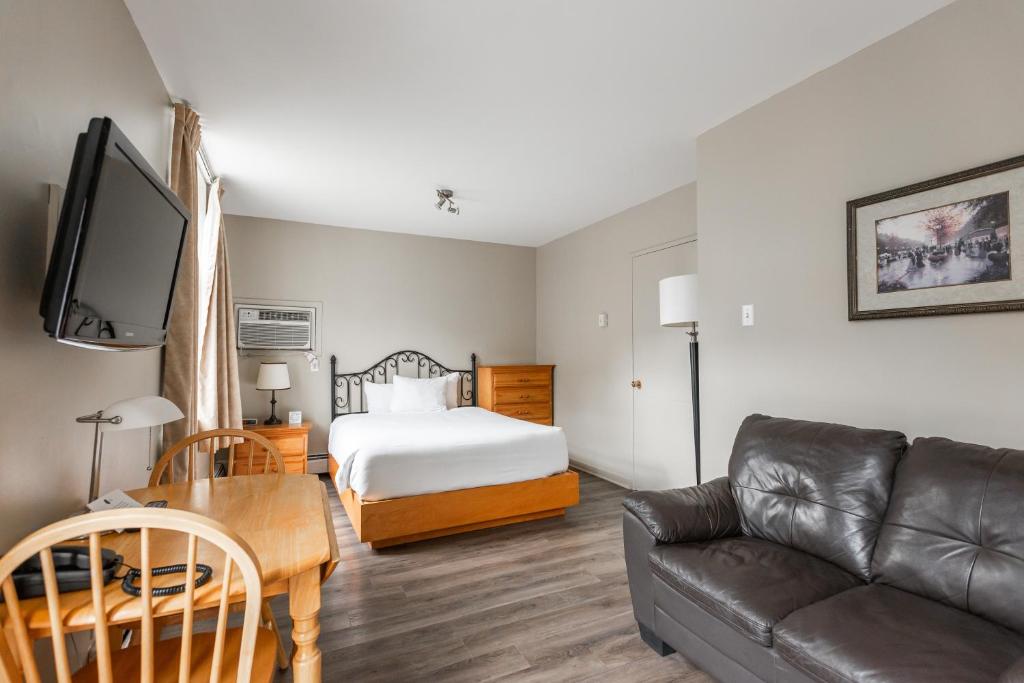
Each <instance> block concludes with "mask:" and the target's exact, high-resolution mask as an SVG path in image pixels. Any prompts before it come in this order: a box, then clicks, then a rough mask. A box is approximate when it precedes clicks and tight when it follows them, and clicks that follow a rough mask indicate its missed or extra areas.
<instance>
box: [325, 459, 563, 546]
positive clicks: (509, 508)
mask: <svg viewBox="0 0 1024 683" xmlns="http://www.w3.org/2000/svg"><path fill="white" fill-rule="evenodd" d="M328 461H329V463H330V470H331V480H332V481H334V482H335V488H336V489H337V488H338V486H337V481H336V474H337V471H338V464H337V462H335V460H334V458H328ZM579 482H580V480H579V475H578V474H577V473H576V472H572V471H569V472H563V473H562V474H555V475H552V476H550V477H543V478H541V479H530V480H529V481H519V482H514V483H511V484H498V485H495V486H480V487H477V488H472V489H460V490H458V491H443V492H441V493H426V494H422V495H419V496H409V497H407V498H392V499H390V500H373V501H363V500H360V498H359V495H358V494H357V493H356V492H355V491H353V490H352V489H344V490H338V496H339V497H340V498H341V503H342V505H344V506H345V512H346V513H347V514H348V518H349V520H350V521H351V522H352V528H353V529H355V532H356V536H358V537H359V540H360V541H362V542H363V543H369V544H370V547H371V548H374V549H377V548H385V547H387V546H392V545H400V544H402V543H412V542H414V541H422V540H426V539H428V538H437V537H438V536H449V535H451V534H459V533H463V532H466V531H475V530H477V529H487V528H490V527H496V526H503V525H506V524H516V523H518V522H527V521H530V520H535V519H544V518H546V517H557V516H559V515H564V514H565V509H566V508H568V507H571V506H573V505H576V504H578V503H579V501H580V483H579Z"/></svg>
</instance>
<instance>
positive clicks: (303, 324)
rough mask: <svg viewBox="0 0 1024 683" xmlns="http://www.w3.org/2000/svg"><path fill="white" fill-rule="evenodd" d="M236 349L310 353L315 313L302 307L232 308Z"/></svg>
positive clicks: (238, 306) (246, 306)
mask: <svg viewBox="0 0 1024 683" xmlns="http://www.w3.org/2000/svg"><path fill="white" fill-rule="evenodd" d="M235 324H236V328H237V330H238V348H239V349H261V350H272V351H312V350H313V346H314V340H315V339H316V309H315V308H306V307H302V306H250V305H243V304H236V305H235Z"/></svg>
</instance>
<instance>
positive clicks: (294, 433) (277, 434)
mask: <svg viewBox="0 0 1024 683" xmlns="http://www.w3.org/2000/svg"><path fill="white" fill-rule="evenodd" d="M312 426H313V424H312V423H311V422H303V423H302V424H300V425H290V424H288V423H284V424H279V425H265V424H258V425H254V426H251V427H246V429H247V430H249V431H250V432H256V433H257V434H259V435H261V436H265V437H266V438H267V439H269V440H270V441H271V442H273V444H274V445H275V446H277V450H279V451H281V457H282V458H284V471H285V472H288V473H289V474H307V473H308V471H309V467H308V465H307V458H308V457H309V430H310V428H311V427H312ZM249 443H250V442H246V443H245V444H239V445H238V446H236V448H235V472H236V473H237V474H247V472H245V471H243V470H246V469H248V460H249V452H248V448H249ZM253 447H254V448H255V449H256V453H254V454H253V469H254V470H255V471H256V472H262V471H263V461H264V460H265V459H266V457H267V451H266V449H265V448H263V447H262V446H260V445H259V444H253Z"/></svg>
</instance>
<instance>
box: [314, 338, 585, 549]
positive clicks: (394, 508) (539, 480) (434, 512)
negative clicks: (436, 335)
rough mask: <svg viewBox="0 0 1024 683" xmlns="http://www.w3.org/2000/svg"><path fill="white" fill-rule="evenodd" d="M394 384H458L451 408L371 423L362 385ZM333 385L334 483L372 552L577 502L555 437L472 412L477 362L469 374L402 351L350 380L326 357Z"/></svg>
mask: <svg viewBox="0 0 1024 683" xmlns="http://www.w3.org/2000/svg"><path fill="white" fill-rule="evenodd" d="M395 375H402V376H403V377H417V378H434V377H443V376H449V375H457V379H454V380H452V382H453V383H455V385H456V386H457V387H458V392H457V403H456V406H457V407H454V408H452V409H450V410H447V411H441V412H437V413H403V414H383V415H381V414H370V413H369V412H368V411H367V409H366V406H367V399H366V391H365V387H366V385H367V384H370V383H374V384H387V383H389V382H391V381H392V380H393V378H394V376H395ZM331 378H332V381H331V418H332V421H331V433H330V439H329V446H328V450H329V458H328V463H329V468H330V474H331V479H332V480H333V481H334V484H335V487H336V488H337V490H338V495H339V497H340V498H341V502H342V504H343V505H344V507H345V511H346V513H347V514H348V517H349V520H350V521H351V522H352V526H353V528H354V529H355V532H356V535H357V536H358V537H359V540H360V541H362V542H365V543H369V544H370V547H371V548H382V547H387V546H392V545H398V544H402V543H410V542H413V541H419V540H424V539H428V538H435V537H438V536H446V535H450V534H456V533H462V532H465V531H472V530H475V529H484V528H488V527H494V526H501V525H505V524H514V523H517V522H524V521H528V520H534V519H543V518H546V517H555V516H558V515H563V514H565V510H566V508H567V507H570V506H572V505H576V504H577V503H578V502H579V477H578V475H577V474H576V473H575V472H572V471H570V470H569V469H568V452H567V449H566V445H565V436H564V434H563V433H562V430H561V429H559V428H557V427H546V426H542V425H536V424H533V423H529V422H525V421H522V420H516V419H514V418H510V417H505V416H503V415H498V414H497V413H492V412H490V411H487V410H484V409H482V408H479V407H477V406H476V355H475V354H474V355H473V356H471V359H470V369H468V370H452V369H450V368H447V367H444V366H442V365H441V364H439V363H438V362H436V361H434V360H433V359H432V358H430V357H429V356H427V355H425V354H423V353H420V352H418V351H399V352H397V353H393V354H391V355H390V356H387V357H386V358H384V359H382V360H381V361H379V362H378V363H376V364H375V365H373V366H371V367H370V368H368V369H366V370H361V371H358V372H346V373H339V372H338V371H337V358H336V357H334V356H332V357H331Z"/></svg>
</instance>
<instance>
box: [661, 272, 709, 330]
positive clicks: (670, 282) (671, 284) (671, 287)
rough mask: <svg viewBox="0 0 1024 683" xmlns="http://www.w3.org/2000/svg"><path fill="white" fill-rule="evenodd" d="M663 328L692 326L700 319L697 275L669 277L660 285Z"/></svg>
mask: <svg viewBox="0 0 1024 683" xmlns="http://www.w3.org/2000/svg"><path fill="white" fill-rule="evenodd" d="M658 294H659V297H660V303H661V325H662V327H683V326H684V325H692V324H694V323H696V322H697V320H698V319H699V318H700V315H699V312H698V308H697V274H696V273H692V274H690V275H676V276H674V277H667V278H665V279H664V280H662V281H661V282H659V283H658Z"/></svg>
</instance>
